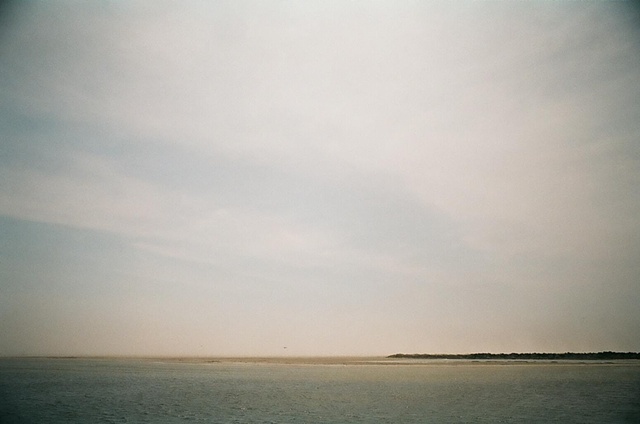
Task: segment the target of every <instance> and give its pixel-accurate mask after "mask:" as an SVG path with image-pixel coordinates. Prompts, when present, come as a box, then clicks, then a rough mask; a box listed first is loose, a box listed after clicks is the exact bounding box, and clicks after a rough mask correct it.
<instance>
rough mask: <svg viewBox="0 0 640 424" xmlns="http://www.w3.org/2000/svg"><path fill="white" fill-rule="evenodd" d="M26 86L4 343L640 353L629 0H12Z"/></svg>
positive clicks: (5, 160)
mask: <svg viewBox="0 0 640 424" xmlns="http://www.w3.org/2000/svg"><path fill="white" fill-rule="evenodd" d="M0 93H2V94H1V95H0V140H1V141H0V355H188V356H207V355H214V356H216V355H219V356H254V355H260V356H280V355H303V356H306V355H387V354H393V353H398V352H404V353H468V352H530V351H538V352H541V351H547V352H565V351H601V350H619V351H640V308H639V307H638V305H640V261H639V260H638V259H639V258H640V219H639V217H640V139H639V136H640V101H639V99H640V13H639V12H638V10H637V9H634V8H633V7H632V6H631V5H630V2H572V1H568V2H546V1H542V2H481V1H461V2H423V1H372V2H364V1H350V2H344V1H322V2H289V1H268V2H262V1H216V2H206V1H202V2H199V1H180V2H176V1H153V2H152V1H137V0H135V1H128V2H121V1H101V2H89V1H86V2H84V1H57V2H46V1H30V2H12V3H11V2H10V3H5V4H4V6H3V7H2V8H0Z"/></svg>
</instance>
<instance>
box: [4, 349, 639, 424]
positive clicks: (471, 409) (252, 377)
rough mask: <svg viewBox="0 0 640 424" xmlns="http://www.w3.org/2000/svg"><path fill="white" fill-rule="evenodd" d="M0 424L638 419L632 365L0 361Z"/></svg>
mask: <svg viewBox="0 0 640 424" xmlns="http://www.w3.org/2000/svg"><path fill="white" fill-rule="evenodd" d="M0 422H1V423H125V422H126V423H137V422H139V423H177V422H209V423H313V422H316V423H482V422H485V423H500V422H540V423H543V422H544V423H548V422H562V423H613V422H629V423H638V422H640V364H638V363H627V364H625V363H617V364H588V365H585V364H562V363H557V364H552V363H541V364H518V363H512V364H491V363H488V364H473V363H464V364H455V365H448V364H426V365H425V364H423V365H346V366H343V365H304V364H296V365H291V364H246V363H229V362H220V363H179V362H160V361H150V360H111V359H105V360H98V359H0Z"/></svg>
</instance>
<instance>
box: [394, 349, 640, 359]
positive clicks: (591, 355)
mask: <svg viewBox="0 0 640 424" xmlns="http://www.w3.org/2000/svg"><path fill="white" fill-rule="evenodd" d="M388 358H407V359H523V360H524V359H579V360H609V359H640V352H611V351H606V352H565V353H466V354H429V353H396V354H395V355H390V356H388Z"/></svg>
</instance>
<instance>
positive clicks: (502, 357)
mask: <svg viewBox="0 0 640 424" xmlns="http://www.w3.org/2000/svg"><path fill="white" fill-rule="evenodd" d="M11 359H36V360H37V359H50V360H125V361H126V360H130V361H144V362H147V361H151V362H162V363H183V364H216V363H222V364H224V363H227V364H229V363H235V364H274V365H277V364H280V365H439V364H451V365H453V364H460V365H461V364H479V365H482V364H494V365H499V364H505V365H506V364H539V363H562V364H585V363H587V364H588V363H591V364H605V363H609V364H624V363H627V364H636V363H637V361H638V360H640V353H639V352H610V351H607V352H590V353H582V352H565V353H469V354H428V353H413V354H406V353H396V354H393V355H388V356H266V357H264V356H263V357H260V356H91V355H87V356H83V355H79V356H68V355H67V356H56V355H53V356H52V355H47V356H12V357H0V360H11ZM627 361H631V362H627Z"/></svg>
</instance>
